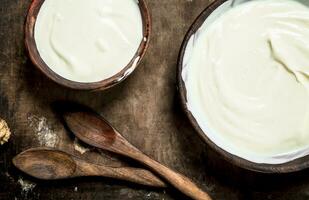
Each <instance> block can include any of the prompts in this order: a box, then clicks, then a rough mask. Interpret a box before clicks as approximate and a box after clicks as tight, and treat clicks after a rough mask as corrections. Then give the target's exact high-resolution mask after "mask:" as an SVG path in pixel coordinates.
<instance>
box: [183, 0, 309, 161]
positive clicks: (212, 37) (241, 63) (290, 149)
mask: <svg viewBox="0 0 309 200" xmlns="http://www.w3.org/2000/svg"><path fill="white" fill-rule="evenodd" d="M307 3H308V2H307ZM182 77H183V80H184V82H185V86H186V89H187V100H188V102H187V106H188V109H189V110H190V111H191V113H192V114H193V116H194V118H195V119H196V120H197V122H198V124H199V126H200V127H201V129H202V130H203V131H204V132H205V133H207V136H208V137H209V139H210V140H212V141H213V142H214V143H215V144H216V145H218V146H219V147H220V148H222V149H224V150H226V151H228V152H230V153H232V154H234V155H237V156H239V157H242V158H244V159H246V160H249V161H252V162H256V163H268V164H279V163H285V162H288V161H291V160H294V159H296V158H299V157H303V156H304V155H308V154H309V8H308V7H307V6H305V5H303V4H301V3H299V2H296V1H293V0H256V1H250V2H248V3H244V4H241V5H238V6H236V7H234V8H232V9H231V8H230V2H227V3H225V4H223V5H222V6H221V7H220V8H218V9H217V10H216V11H215V12H214V13H213V14H212V15H211V16H210V17H209V18H208V19H207V20H206V21H205V23H204V24H203V25H202V27H201V28H200V29H199V30H198V31H197V33H196V34H195V35H193V36H192V37H191V39H190V41H189V43H188V45H187V47H186V52H185V57H184V63H183V72H182Z"/></svg>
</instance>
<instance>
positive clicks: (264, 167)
mask: <svg viewBox="0 0 309 200" xmlns="http://www.w3.org/2000/svg"><path fill="white" fill-rule="evenodd" d="M226 1H227V0H216V1H215V2H213V3H212V4H211V5H209V6H208V7H207V8H206V9H205V10H204V11H203V12H202V13H201V14H200V15H199V17H198V18H197V19H196V20H195V22H194V23H193V25H192V26H191V28H190V29H189V31H188V32H187V35H186V36H185V39H184V41H183V43H182V46H181V50H180V54H179V58H178V66H177V82H178V83H177V84H178V90H179V93H180V101H181V105H182V107H183V109H184V112H185V113H186V115H187V117H188V118H189V121H190V122H191V124H192V126H193V127H194V129H195V130H196V132H197V133H198V135H199V136H200V137H201V139H202V140H203V141H205V142H206V144H207V145H208V146H210V147H211V148H212V149H214V150H215V151H217V152H218V153H219V154H220V155H222V157H223V158H224V159H225V160H227V161H229V162H231V163H233V164H235V165H237V166H239V167H241V168H245V169H248V170H251V171H256V172H262V173H290V172H296V171H300V170H303V169H306V168H308V167H309V156H305V157H302V158H299V159H296V160H294V161H291V162H288V163H284V164H279V165H274V164H257V163H253V162H250V161H248V160H245V159H243V158H240V157H238V156H235V155H233V154H230V153H229V152H227V151H225V150H223V149H221V148H220V147H218V146H217V145H216V144H215V143H213V142H212V141H211V140H210V139H209V138H208V137H207V133H204V132H203V130H202V129H201V128H200V126H199V124H198V123H197V121H196V120H195V118H194V117H193V115H192V113H191V112H190V111H189V110H188V108H187V105H186V102H187V97H186V94H187V92H186V87H185V85H184V82H183V80H182V76H181V72H182V65H183V57H184V53H185V49H186V46H187V44H188V41H189V39H190V37H191V36H192V35H193V34H194V33H195V32H196V31H197V30H198V29H199V28H200V26H201V25H202V24H203V22H204V21H205V19H206V18H207V17H208V16H209V15H210V14H211V13H212V12H213V11H214V10H215V9H216V8H217V7H219V6H220V5H221V4H222V3H224V2H226Z"/></svg>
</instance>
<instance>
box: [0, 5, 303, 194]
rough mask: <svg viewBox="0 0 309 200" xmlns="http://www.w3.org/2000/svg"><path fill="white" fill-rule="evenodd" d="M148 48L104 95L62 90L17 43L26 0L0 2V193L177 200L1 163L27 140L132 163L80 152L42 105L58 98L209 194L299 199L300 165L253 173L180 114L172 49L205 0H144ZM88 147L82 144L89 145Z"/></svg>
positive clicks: (127, 185)
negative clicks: (96, 117) (1, 135)
mask: <svg viewBox="0 0 309 200" xmlns="http://www.w3.org/2000/svg"><path fill="white" fill-rule="evenodd" d="M147 2H148V5H149V8H150V10H151V13H152V21H153V30H152V38H151V43H150V48H149V50H148V52H147V54H146V57H145V59H144V60H143V62H142V64H141V65H140V66H139V68H138V69H137V70H136V71H135V72H134V73H133V75H132V76H130V77H129V78H128V79H127V80H126V81H125V82H123V83H122V84H120V85H118V86H116V87H115V88H112V89H110V90H108V91H104V92H96V93H91V92H81V91H73V90H69V89H66V88H63V87H61V86H59V85H57V84H55V83H53V82H51V81H50V80H48V79H47V78H46V77H45V76H43V75H42V74H41V73H40V72H38V71H37V70H36V69H35V68H34V67H33V65H32V64H31V62H30V61H29V59H28V57H27V54H26V52H25V48H24V41H23V24H24V20H25V16H26V13H27V8H28V6H29V4H30V0H28V1H25V0H0V16H1V18H0V47H1V50H0V70H1V73H0V77H1V78H0V116H1V117H3V118H5V119H6V120H7V122H8V123H9V125H10V127H11V130H12V133H13V135H12V138H11V140H10V142H9V143H7V144H6V145H4V146H2V147H0V199H44V200H48V199H54V200H56V199H57V200H58V199H65V200H68V199H107V200H108V199H111V200H114V199H134V200H138V199H149V200H150V199H166V200H167V199H185V197H184V196H182V195H181V194H179V192H177V191H176V190H173V189H167V190H160V189H153V188H147V187H142V186H138V185H133V184H131V183H127V182H121V181H115V180H111V179H105V178H79V179H74V180H66V181H54V182H43V181H38V180H35V179H32V178H30V177H28V176H26V175H24V174H22V173H21V172H19V171H18V170H16V169H15V168H14V167H13V166H12V163H11V160H12V158H13V157H14V156H15V155H16V154H18V153H19V152H21V151H23V150H26V149H28V148H31V147H38V146H50V147H55V148H60V149H63V150H66V151H68V152H72V153H74V154H76V155H79V156H82V157H84V158H85V159H91V160H92V161H94V162H98V163H106V164H111V165H126V164H127V163H129V164H131V165H134V163H132V162H131V161H126V162H122V161H121V160H123V159H122V158H120V159H119V158H114V156H113V155H111V154H107V153H105V152H101V153H97V152H93V151H88V152H86V153H85V154H83V155H81V154H80V152H79V151H77V150H76V149H78V148H77V147H78V146H76V144H75V145H74V142H73V141H74V138H73V136H72V135H70V134H69V133H68V132H67V131H66V130H65V129H64V128H63V126H62V124H61V123H60V122H59V120H58V119H57V117H56V116H55V114H54V113H53V112H52V111H51V109H50V103H51V102H53V101H55V100H58V99H67V100H73V101H77V102H80V103H83V104H86V105H89V106H91V107H92V108H94V109H95V110H97V111H98V112H99V113H101V114H102V115H103V116H105V117H106V118H107V119H108V120H110V122H111V123H112V124H113V125H114V126H115V127H117V128H118V129H119V131H120V132H121V133H123V135H124V136H125V137H126V138H127V139H128V140H129V141H130V142H132V143H133V144H134V145H136V146H137V147H138V148H140V149H141V150H143V151H144V152H145V153H147V154H148V155H150V156H152V157H153V158H155V159H157V160H159V161H160V162H162V163H164V164H166V165H168V166H170V167H171V168H173V169H175V170H178V171H180V172H182V173H183V174H185V175H187V176H188V177H191V178H192V179H193V180H195V181H196V182H197V183H198V184H199V185H200V186H201V187H202V188H203V189H204V190H206V191H208V192H209V193H210V194H211V195H212V196H213V197H214V199H228V200H234V199H243V200H248V199H256V200H266V199H280V200H287V199H291V200H301V199H309V172H308V171H303V172H300V173H294V174H287V175H280V176H278V175H263V174H257V173H253V172H249V171H246V170H243V169H240V168H238V167H236V166H233V165H231V164H229V163H228V162H226V161H224V160H222V159H221V158H220V155H218V154H217V153H215V152H213V151H212V150H211V149H209V148H208V147H207V146H206V145H205V144H204V143H203V142H201V140H200V139H199V137H198V136H197V134H196V133H195V131H194V130H193V129H192V127H191V126H190V124H189V123H188V120H187V119H186V117H185V116H184V114H183V113H182V110H181V108H180V106H179V103H178V96H177V91H176V85H175V84H176V80H175V79H176V78H175V77H176V74H175V73H176V62H177V55H178V51H179V48H180V45H181V42H182V39H183V38H184V35H185V33H186V31H187V30H188V28H189V26H190V24H191V23H192V22H193V20H194V19H195V18H196V17H197V16H198V14H199V13H200V12H201V11H202V10H203V9H204V8H205V7H206V6H207V5H208V3H209V1H207V0H148V1H147ZM90 150H91V149H90Z"/></svg>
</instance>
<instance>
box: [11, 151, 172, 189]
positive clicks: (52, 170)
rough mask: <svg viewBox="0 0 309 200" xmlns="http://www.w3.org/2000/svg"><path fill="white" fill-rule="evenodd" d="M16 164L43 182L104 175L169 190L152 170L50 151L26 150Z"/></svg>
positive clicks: (19, 156) (16, 159)
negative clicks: (108, 164)
mask: <svg viewBox="0 0 309 200" xmlns="http://www.w3.org/2000/svg"><path fill="white" fill-rule="evenodd" d="M13 164H14V165H15V166H16V167H17V168H18V169H20V170H21V171H23V172H25V173H26V174H28V175H30V176H33V177H35V178H38V179H43V180H58V179H67V178H74V177H84V176H102V177H109V178H115V179H120V180H125V181H131V182H133V183H138V184H142V185H147V186H154V187H166V184H165V183H164V182H163V181H161V180H160V179H159V178H157V177H156V176H155V175H154V174H152V173H151V172H150V171H147V170H144V169H138V168H131V167H115V168H114V167H109V166H104V165H97V164H93V163H90V162H87V161H85V160H82V159H80V158H77V157H76V156H74V155H71V154H69V153H66V152H63V151H60V150H55V149H50V148H35V149H29V150H27V151H24V152H22V153H20V154H19V155H17V156H16V157H15V158H13Z"/></svg>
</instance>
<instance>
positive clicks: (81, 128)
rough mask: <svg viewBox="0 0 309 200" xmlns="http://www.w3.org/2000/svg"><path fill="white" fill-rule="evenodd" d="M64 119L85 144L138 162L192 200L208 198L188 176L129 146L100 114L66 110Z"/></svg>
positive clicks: (207, 199)
mask: <svg viewBox="0 0 309 200" xmlns="http://www.w3.org/2000/svg"><path fill="white" fill-rule="evenodd" d="M63 118H64V121H65V122H66V125H67V126H68V128H69V129H70V130H71V131H72V132H73V133H74V134H75V136H76V137H77V138H79V139H80V140H81V141H83V142H85V143H86V144H89V145H91V146H95V147H97V148H101V149H105V150H108V151H111V152H114V153H118V154H121V155H123V156H127V157H130V158H132V159H135V160H137V161H139V162H140V163H142V164H144V165H145V166H147V167H148V168H150V169H151V170H152V171H154V172H156V173H157V174H159V175H161V177H163V178H164V179H166V181H168V182H169V183H170V184H171V185H173V186H174V187H175V188H177V189H179V190H180V191H181V192H183V193H184V194H186V195H187V196H189V197H191V198H193V199H201V200H210V199H211V198H210V196H209V195H208V194H207V193H205V192H204V191H202V190H201V189H200V188H198V187H197V186H196V185H195V184H194V183H193V182H192V181H191V180H190V179H189V178H187V177H185V176H183V175H181V174H179V173H177V172H174V171H173V170H171V169H169V168H167V167H166V166H164V165H162V164H160V163H159V162H157V161H155V160H153V159H151V158H149V157H148V156H147V155H145V154H144V153H142V152H141V151H140V150H138V149H137V148H136V147H134V146H133V145H131V144H130V143H129V142H128V141H127V140H126V139H125V138H124V137H123V136H122V135H121V134H120V133H119V132H117V131H116V130H115V129H114V128H113V127H112V126H111V125H110V124H109V123H108V122H107V121H106V120H105V119H103V118H102V117H101V116H100V115H98V114H96V113H93V112H89V111H69V112H65V113H63Z"/></svg>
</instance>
